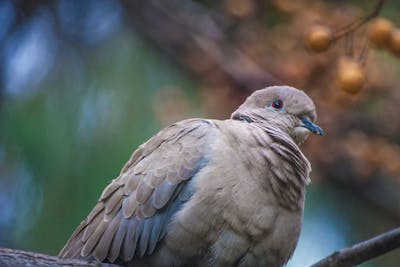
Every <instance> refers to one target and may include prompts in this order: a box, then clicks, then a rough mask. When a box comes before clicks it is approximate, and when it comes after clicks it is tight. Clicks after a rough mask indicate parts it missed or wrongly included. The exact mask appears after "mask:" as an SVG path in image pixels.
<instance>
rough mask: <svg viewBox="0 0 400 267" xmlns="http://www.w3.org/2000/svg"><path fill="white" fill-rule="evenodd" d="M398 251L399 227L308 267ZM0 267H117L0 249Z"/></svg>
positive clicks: (343, 266)
mask: <svg viewBox="0 0 400 267" xmlns="http://www.w3.org/2000/svg"><path fill="white" fill-rule="evenodd" d="M398 247H400V227H399V228H396V229H394V230H391V231H388V232H386V233H383V234H381V235H378V236H376V237H374V238H371V239H368V240H366V241H363V242H361V243H358V244H355V245H354V246H352V247H349V248H344V249H341V250H339V251H336V252H335V253H333V254H331V255H330V256H328V257H326V258H324V259H322V260H320V261H319V262H317V263H315V264H313V265H312V266H311V267H349V266H354V265H358V264H360V263H363V262H365V261H368V260H370V259H372V258H376V257H378V256H380V255H382V254H385V253H387V252H389V251H391V250H393V249H396V248H398ZM0 266H2V267H12V266H31V267H39V266H40V267H50V266H54V267H57V266H60V267H61V266H63V267H77V266H81V267H119V265H114V264H109V263H100V262H98V261H94V260H82V259H63V258H58V257H54V256H49V255H45V254H40V253H34V252H27V251H21V250H13V249H8V248H0Z"/></svg>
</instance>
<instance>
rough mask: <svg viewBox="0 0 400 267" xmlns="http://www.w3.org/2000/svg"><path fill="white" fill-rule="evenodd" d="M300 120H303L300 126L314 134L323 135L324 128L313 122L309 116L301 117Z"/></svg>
mask: <svg viewBox="0 0 400 267" xmlns="http://www.w3.org/2000/svg"><path fill="white" fill-rule="evenodd" d="M300 120H301V122H303V125H302V127H304V128H306V129H308V130H310V131H311V132H312V133H314V134H316V135H324V130H322V128H321V127H319V126H318V125H316V124H315V123H313V122H312V121H311V120H310V119H309V118H306V117H302V118H300Z"/></svg>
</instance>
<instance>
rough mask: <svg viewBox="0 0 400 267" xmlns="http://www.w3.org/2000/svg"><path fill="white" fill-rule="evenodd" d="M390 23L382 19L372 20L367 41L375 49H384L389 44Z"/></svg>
mask: <svg viewBox="0 0 400 267" xmlns="http://www.w3.org/2000/svg"><path fill="white" fill-rule="evenodd" d="M392 27H393V25H392V23H391V22H390V21H389V20H387V19H384V18H377V19H374V20H373V21H372V22H371V23H370V24H369V27H368V39H369V41H370V42H371V43H373V44H374V45H376V46H377V47H385V46H387V45H388V43H389V39H390V33H391V31H392Z"/></svg>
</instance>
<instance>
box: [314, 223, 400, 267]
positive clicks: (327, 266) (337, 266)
mask: <svg viewBox="0 0 400 267" xmlns="http://www.w3.org/2000/svg"><path fill="white" fill-rule="evenodd" d="M398 247H400V227H399V228H396V229H393V230H391V231H388V232H385V233H383V234H380V235H378V236H376V237H373V238H371V239H368V240H365V241H363V242H361V243H358V244H355V245H353V246H352V247H348V248H344V249H341V250H339V251H336V252H334V253H333V254H331V255H330V256H328V257H326V258H324V259H322V260H320V261H319V262H317V263H315V264H313V265H312V266H311V267H349V266H355V265H358V264H360V263H363V262H365V261H368V260H370V259H372V258H376V257H378V256H380V255H382V254H385V253H387V252H389V251H391V250H393V249H396V248H398Z"/></svg>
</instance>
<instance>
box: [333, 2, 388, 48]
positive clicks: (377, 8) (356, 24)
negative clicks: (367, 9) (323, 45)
mask: <svg viewBox="0 0 400 267" xmlns="http://www.w3.org/2000/svg"><path fill="white" fill-rule="evenodd" d="M384 2H385V0H379V1H378V3H377V4H376V6H375V8H374V10H373V11H372V12H371V13H369V14H367V15H365V16H362V17H360V18H358V19H357V20H355V21H353V22H351V23H350V24H347V25H346V26H344V27H343V28H341V29H340V30H338V31H337V32H335V34H334V36H333V40H335V41H336V40H338V39H340V38H342V37H343V36H344V35H346V34H347V33H349V32H352V31H355V30H357V29H358V28H359V27H361V26H362V25H364V24H365V23H366V22H368V21H369V20H371V19H373V18H374V17H376V16H378V15H379V13H380V12H381V10H382V7H383V4H384Z"/></svg>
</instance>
